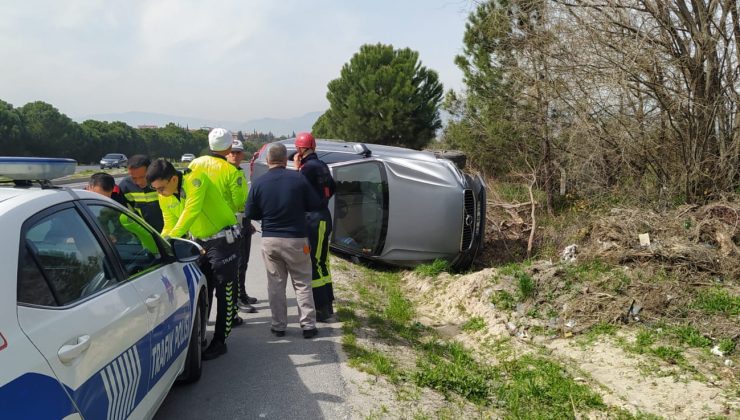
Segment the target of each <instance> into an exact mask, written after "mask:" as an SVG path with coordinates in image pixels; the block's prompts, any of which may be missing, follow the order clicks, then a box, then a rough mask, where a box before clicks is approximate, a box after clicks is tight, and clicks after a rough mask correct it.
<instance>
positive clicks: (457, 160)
mask: <svg viewBox="0 0 740 420" xmlns="http://www.w3.org/2000/svg"><path fill="white" fill-rule="evenodd" d="M433 152H434V155H435V156H436V157H438V158H443V159H447V160H450V161H452V163H454V164H455V166H457V167H458V168H459V169H460V170H461V171H462V170H464V169H465V164H466V163H467V160H468V157H467V156H466V155H465V152H462V151H460V150H433Z"/></svg>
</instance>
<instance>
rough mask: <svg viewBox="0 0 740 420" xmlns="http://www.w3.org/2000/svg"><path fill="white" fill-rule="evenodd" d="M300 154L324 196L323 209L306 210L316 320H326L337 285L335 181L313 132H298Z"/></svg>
mask: <svg viewBox="0 0 740 420" xmlns="http://www.w3.org/2000/svg"><path fill="white" fill-rule="evenodd" d="M295 148H296V154H295V156H294V157H293V163H294V164H295V167H296V169H298V170H299V171H300V173H301V174H302V175H303V176H304V177H305V178H306V180H307V181H308V183H309V184H310V185H311V187H312V189H313V190H314V191H315V192H316V194H318V196H319V198H320V199H321V208H319V209H318V210H316V211H312V212H308V213H306V225H307V227H308V241H309V243H310V245H311V266H312V281H311V286H312V287H313V299H314V303H315V305H316V319H317V320H318V321H319V322H326V321H328V320H329V318H330V317H331V316H332V314H333V313H334V307H333V305H332V303H333V302H334V288H333V285H332V282H331V273H330V272H329V262H328V260H329V237H330V236H331V231H332V223H331V213H330V212H329V199H330V198H331V197H332V196H333V195H334V190H335V184H334V178H332V176H331V172H330V171H329V167H328V166H326V163H324V162H322V161H321V160H320V159H319V157H318V156H317V155H316V140H315V139H314V137H313V135H312V134H311V133H298V135H297V136H296V138H295Z"/></svg>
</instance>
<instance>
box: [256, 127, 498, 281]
mask: <svg viewBox="0 0 740 420" xmlns="http://www.w3.org/2000/svg"><path fill="white" fill-rule="evenodd" d="M294 142H295V139H288V140H282V141H280V143H283V144H285V146H286V147H287V148H288V153H289V154H291V155H292V153H294V152H295V147H294V146H293V144H294ZM316 143H317V154H318V156H319V158H320V159H321V160H323V161H324V162H326V163H327V164H328V165H329V168H330V169H331V171H332V175H333V176H334V180H335V181H336V184H337V187H336V194H335V195H334V197H333V198H332V199H331V200H330V201H329V210H330V211H331V213H332V217H333V224H334V229H333V231H332V234H331V238H329V240H330V245H331V247H332V249H334V250H335V251H339V252H342V253H345V254H350V255H354V256H357V257H361V258H365V259H370V260H378V261H382V262H386V263H389V264H394V265H401V266H414V265H417V264H419V263H425V262H430V261H433V260H435V259H444V260H447V261H448V262H449V263H450V264H451V265H452V267H453V268H454V269H457V270H464V269H467V268H468V267H470V265H471V264H472V263H473V260H474V259H475V256H476V255H477V253H478V251H479V250H480V248H481V246H482V244H483V233H484V230H485V219H486V189H485V184H484V183H483V180H482V179H481V178H480V176H472V175H469V174H466V173H464V172H462V171H461V170H460V169H459V168H458V167H457V166H456V165H455V164H454V163H453V162H452V161H450V160H448V159H445V158H441V157H438V156H436V155H435V154H434V153H432V152H425V151H418V150H411V149H405V148H401V147H391V146H382V145H376V144H365V143H356V142H344V141H333V140H332V141H330V140H317V141H316ZM267 147H268V145H265V146H263V147H262V149H260V151H258V152H257V153H255V155H254V157H253V158H252V162H250V168H251V171H250V172H251V180H252V182H254V181H255V180H256V179H258V178H259V177H260V176H261V175H263V174H264V173H265V172H267V169H268V168H267V162H266V156H265V155H266V154H267V153H265V150H267ZM288 167H289V168H292V167H293V165H292V163H290V164H289V165H288Z"/></svg>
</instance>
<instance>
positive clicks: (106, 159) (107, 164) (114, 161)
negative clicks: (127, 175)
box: [100, 153, 128, 169]
mask: <svg viewBox="0 0 740 420" xmlns="http://www.w3.org/2000/svg"><path fill="white" fill-rule="evenodd" d="M127 164H128V158H127V157H126V155H124V154H121V153H108V154H107V155H105V156H103V158H102V159H100V169H106V168H120V167H125V166H126V165H127Z"/></svg>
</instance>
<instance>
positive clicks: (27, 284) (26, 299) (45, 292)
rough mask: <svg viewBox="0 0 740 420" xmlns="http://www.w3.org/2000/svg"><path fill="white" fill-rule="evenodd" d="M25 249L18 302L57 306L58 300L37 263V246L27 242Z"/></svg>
mask: <svg viewBox="0 0 740 420" xmlns="http://www.w3.org/2000/svg"><path fill="white" fill-rule="evenodd" d="M24 248H25V249H24V250H23V252H22V254H21V260H20V264H18V269H19V273H18V302H19V303H30V304H32V305H42V306H56V304H57V302H56V299H55V298H54V295H53V294H52V292H51V288H50V287H49V284H48V283H47V282H46V279H45V278H44V275H43V273H42V272H41V268H39V265H38V262H37V261H36V255H37V253H36V252H35V246H34V245H33V243H31V242H30V241H28V240H26V246H25V247H24Z"/></svg>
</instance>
